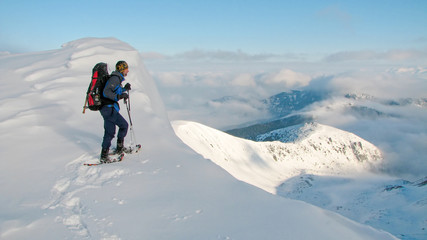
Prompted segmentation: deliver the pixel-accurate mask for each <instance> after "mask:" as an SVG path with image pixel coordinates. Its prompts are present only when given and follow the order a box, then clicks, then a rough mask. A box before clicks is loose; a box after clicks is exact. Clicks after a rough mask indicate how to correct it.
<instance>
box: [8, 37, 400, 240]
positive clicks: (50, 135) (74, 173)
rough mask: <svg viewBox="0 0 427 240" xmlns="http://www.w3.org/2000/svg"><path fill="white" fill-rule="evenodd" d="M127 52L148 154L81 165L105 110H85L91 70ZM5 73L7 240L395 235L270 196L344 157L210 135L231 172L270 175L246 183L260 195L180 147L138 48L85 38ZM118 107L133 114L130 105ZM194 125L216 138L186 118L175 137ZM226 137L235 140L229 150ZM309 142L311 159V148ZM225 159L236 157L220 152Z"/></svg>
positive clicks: (18, 62)
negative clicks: (311, 158) (303, 173)
mask: <svg viewBox="0 0 427 240" xmlns="http://www.w3.org/2000/svg"><path fill="white" fill-rule="evenodd" d="M122 59H123V60H126V61H127V62H128V63H129V65H130V73H129V75H128V77H127V81H128V82H130V83H131V84H132V91H131V94H130V95H131V114H132V120H133V123H134V131H135V135H136V137H137V140H138V141H139V142H140V143H141V144H142V146H143V149H142V152H141V153H140V154H138V155H129V156H126V157H125V159H124V161H123V162H121V163H115V164H109V165H102V166H97V167H87V166H84V165H83V163H86V162H95V161H96V160H97V158H98V156H99V152H100V143H101V138H102V134H103V126H102V125H103V121H102V118H101V116H100V114H99V113H97V112H90V111H88V112H86V114H82V106H83V103H84V99H85V92H86V90H87V86H88V83H89V80H90V74H91V69H92V67H93V66H94V65H95V64H96V63H98V62H101V61H103V62H107V63H108V64H109V66H110V71H111V70H112V68H113V66H114V64H115V63H116V62H117V61H118V60H122ZM0 69H1V72H2V74H1V81H0V88H1V92H2V94H1V96H0V105H1V110H2V115H1V117H0V134H1V136H2V137H1V138H0V151H1V153H2V161H0V186H1V195H0V238H1V239H328V240H330V239H349V240H350V239H364V240H365V239H375V240H378V239H396V237H394V236H393V235H391V234H389V233H387V232H386V231H384V230H380V229H375V228H373V227H371V226H367V225H365V224H361V223H357V222H355V221H353V220H350V219H348V218H346V217H343V216H341V215H339V214H337V213H334V212H332V211H329V210H325V209H322V208H320V207H317V206H314V205H311V204H308V203H305V202H303V201H296V200H290V199H288V198H284V197H282V196H278V195H275V194H271V193H274V191H273V189H274V185H277V184H278V183H279V182H280V181H282V180H283V179H285V178H287V177H292V176H295V174H297V172H299V171H300V170H303V169H307V172H309V173H312V174H329V173H335V172H336V171H340V170H345V171H346V172H348V171H351V169H350V168H349V167H348V166H347V165H346V164H344V163H342V159H337V160H327V161H335V163H334V164H333V166H334V168H333V169H328V168H327V167H325V166H323V163H324V164H329V163H331V162H325V160H319V161H318V162H317V163H318V164H320V165H313V164H312V163H309V162H307V161H305V160H303V159H299V160H296V161H295V162H292V161H291V159H286V160H281V159H282V157H283V155H281V154H285V153H286V150H289V151H291V152H292V154H294V156H298V152H299V151H300V150H301V151H303V149H304V148H303V146H302V145H301V146H300V145H298V146H296V147H292V148H291V147H289V149H288V148H287V147H283V145H278V144H266V145H259V146H258V144H253V143H248V142H244V143H242V142H243V141H242V140H237V139H231V138H230V139H228V138H227V142H222V143H221V142H220V141H219V140H220V139H218V141H214V142H212V144H218V145H219V146H222V147H221V148H218V146H215V145H214V146H212V147H213V148H216V150H218V151H220V150H222V151H223V153H221V152H217V154H218V155H219V156H221V159H219V160H221V161H225V162H226V163H229V164H230V167H231V168H237V167H240V168H243V169H255V170H259V169H262V168H263V169H264V170H263V171H260V172H261V173H262V174H264V173H265V172H266V171H269V170H271V173H270V174H271V177H269V178H268V179H267V180H265V181H261V180H260V179H261V177H256V178H255V183H257V184H255V183H254V182H251V181H249V180H247V181H248V182H249V183H251V184H254V185H256V186H258V185H259V186H260V187H261V188H262V189H266V190H267V191H264V190H262V189H260V188H257V187H254V186H253V185H251V184H247V183H245V182H243V181H238V180H236V178H235V177H233V176H232V175H234V173H232V175H230V174H229V173H228V172H227V171H224V169H223V168H221V167H219V166H218V165H216V164H215V163H213V162H212V161H214V162H216V161H217V159H216V158H215V157H212V161H208V160H206V159H204V158H203V157H202V156H200V155H199V154H197V153H196V152H195V151H194V150H192V149H191V148H190V147H188V146H187V145H185V144H183V143H182V141H181V140H180V139H179V138H177V137H176V135H175V133H174V130H173V128H172V127H171V124H170V122H169V120H168V119H167V115H166V112H165V109H164V107H163V103H162V100H161V98H160V96H159V94H158V92H157V89H156V86H155V84H154V82H153V81H152V79H151V77H150V76H149V74H147V70H146V69H145V68H144V65H143V63H142V61H141V59H140V57H139V53H138V51H136V50H135V49H134V48H132V47H131V46H129V45H128V44H126V43H123V42H121V41H119V40H117V39H114V38H107V39H95V38H87V39H80V40H76V41H72V42H69V43H66V44H64V45H63V46H62V48H61V49H58V50H52V51H44V52H32V53H23V54H9V53H2V54H1V55H0ZM121 112H122V114H123V115H126V111H125V107H124V106H123V104H122V110H121ZM192 126H193V127H194V128H196V130H197V129H198V130H203V129H206V133H203V134H207V135H208V136H212V137H214V136H215V135H212V134H211V130H208V129H207V128H204V127H200V126H199V125H197V124H193V123H179V124H178V128H179V129H178V132H180V131H181V130H184V129H182V127H192ZM320 127H321V128H322V127H323V126H320ZM325 128H327V127H326V126H325ZM180 129H181V130H180ZM189 131H192V130H191V129H189ZM224 144H236V145H230V146H229V147H230V148H228V149H225V148H224V146H223V145H224ZM307 144H308V145H307V146H306V148H307V149H306V150H307V151H308V152H307V154H313V155H314V154H315V153H314V152H313V151H312V150H310V149H309V148H310V147H309V144H310V143H307ZM201 146H202V145H201ZM201 146H200V147H201ZM363 146H364V147H365V142H363ZM299 147H301V149H299ZM250 148H252V149H250ZM356 148H357V149H358V146H356ZM230 149H231V150H230ZM233 149H234V150H233ZM245 149H246V150H247V151H245ZM255 149H258V150H259V151H265V154H266V155H267V154H268V152H269V151H274V152H275V153H276V154H277V155H276V156H277V160H274V161H273V162H271V163H268V164H267V162H266V161H264V160H263V159H261V158H260V157H254V156H253V154H254V153H255ZM369 149H371V146H369ZM232 150H233V151H235V152H234V153H230V152H229V151H232ZM258 150H257V151H258ZM199 151H200V149H199V150H197V152H199ZM372 151H373V152H369V154H373V155H375V156H376V154H377V152H376V150H375V148H373V147H372ZM285 155H286V154H285ZM228 156H230V157H231V156H232V157H233V158H227V159H224V158H223V157H228ZM237 159H239V161H237ZM244 159H249V160H248V161H244ZM377 160H378V161H380V160H379V159H377ZM281 161H286V162H288V163H289V166H287V167H284V166H283V165H280V163H281ZM355 161H356V160H355V159H349V160H348V162H349V164H351V166H355V167H356V166H357V167H356V168H357V170H358V171H364V170H365V169H366V168H370V167H371V164H375V161H370V159H368V160H363V161H362V164H360V166H359V165H357V164H356V163H355ZM238 165H240V166H238ZM221 166H222V167H224V168H225V169H226V170H228V168H227V167H226V166H224V164H221ZM274 166H277V168H275V167H274ZM249 172H250V171H249V170H245V171H242V172H241V173H240V175H243V176H244V175H247V174H248V173H249ZM281 172H282V173H281ZM280 177H281V180H280V179H278V178H280Z"/></svg>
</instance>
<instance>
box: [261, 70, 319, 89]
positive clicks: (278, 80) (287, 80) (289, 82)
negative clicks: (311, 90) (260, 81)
mask: <svg viewBox="0 0 427 240" xmlns="http://www.w3.org/2000/svg"><path fill="white" fill-rule="evenodd" d="M310 81H311V77H310V76H308V75H306V74H303V73H298V72H294V71H292V70H290V69H282V70H281V71H280V72H278V73H276V74H273V75H272V76H270V77H268V78H267V79H266V81H265V83H267V84H283V85H284V86H285V87H287V88H298V87H303V86H307V85H308V84H309V83H310Z"/></svg>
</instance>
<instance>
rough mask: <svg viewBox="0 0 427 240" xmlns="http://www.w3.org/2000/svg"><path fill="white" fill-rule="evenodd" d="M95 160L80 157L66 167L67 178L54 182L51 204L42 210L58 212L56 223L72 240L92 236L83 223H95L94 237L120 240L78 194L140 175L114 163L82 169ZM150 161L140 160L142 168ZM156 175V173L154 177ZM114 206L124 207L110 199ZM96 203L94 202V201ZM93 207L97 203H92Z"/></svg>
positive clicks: (109, 223)
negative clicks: (126, 177)
mask: <svg viewBox="0 0 427 240" xmlns="http://www.w3.org/2000/svg"><path fill="white" fill-rule="evenodd" d="M131 158H132V157H131V156H127V159H126V161H129V160H130V161H132V160H131ZM96 160H97V159H96V158H95V157H93V156H89V155H88V154H83V155H82V156H80V157H79V158H77V159H75V160H74V161H72V162H70V163H68V164H67V165H66V166H65V168H66V176H64V177H63V178H61V179H59V180H57V181H56V183H55V184H54V185H53V187H52V189H51V201H50V202H49V203H48V204H46V205H44V206H43V208H44V209H50V210H59V214H60V215H58V216H57V217H56V218H55V221H56V222H57V223H62V224H63V225H64V226H65V227H66V228H67V229H69V230H70V231H72V232H74V233H75V239H82V238H83V239H85V238H86V239H91V238H92V237H93V236H92V235H93V234H94V233H92V231H95V230H92V229H90V228H89V227H88V224H86V221H85V220H88V219H90V221H92V222H95V223H96V225H97V229H96V231H97V233H96V235H99V236H103V239H119V238H118V237H117V235H114V234H109V233H108V229H106V228H108V227H109V226H112V225H113V222H112V221H111V220H110V219H108V218H106V217H102V218H99V217H97V216H94V215H93V214H92V213H91V211H90V209H89V208H88V206H86V205H85V203H84V202H82V201H81V199H80V197H79V196H78V195H79V193H81V192H83V191H87V190H89V191H90V189H99V188H101V187H102V186H103V185H106V184H112V185H116V186H120V185H121V184H122V181H121V178H122V177H124V176H131V175H139V174H143V172H141V171H138V172H134V173H133V172H131V171H130V170H129V169H128V168H126V167H123V166H119V165H118V164H119V163H113V164H111V165H108V166H111V167H100V166H84V165H83V163H86V162H95V161H96ZM148 162H149V160H142V161H141V163H142V164H146V163H148ZM153 174H155V173H153ZM111 200H112V201H113V202H115V203H116V204H119V205H123V204H126V200H125V199H119V198H116V197H114V198H112V199H111ZM95 201H96V200H95ZM95 203H96V202H95Z"/></svg>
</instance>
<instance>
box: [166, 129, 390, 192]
mask: <svg viewBox="0 0 427 240" xmlns="http://www.w3.org/2000/svg"><path fill="white" fill-rule="evenodd" d="M173 126H174V129H175V132H176V134H177V135H178V136H179V137H180V138H181V139H182V141H183V142H184V143H186V144H187V145H188V146H190V147H191V148H193V150H195V151H196V152H198V153H199V154H201V155H202V156H204V157H205V158H207V159H210V160H212V161H213V162H215V163H216V164H218V165H219V166H221V167H223V168H224V169H225V170H227V171H228V172H230V174H231V175H233V176H235V177H236V178H237V179H240V180H242V181H245V182H248V183H250V184H253V185H255V186H257V187H260V188H262V189H264V190H266V191H268V192H271V193H275V191H276V188H277V186H278V185H280V183H281V182H283V181H285V180H286V179H288V178H290V177H294V176H296V175H299V174H301V173H302V172H304V173H311V174H318V175H326V174H327V175H342V174H354V173H356V172H366V171H372V170H375V168H376V167H377V166H378V165H379V164H380V163H381V160H382V155H381V152H380V151H379V149H377V148H376V147H375V146H374V145H372V144H371V143H369V142H367V141H365V140H363V139H361V138H360V137H358V136H356V135H354V134H352V133H348V132H345V131H342V130H339V129H336V128H333V127H329V126H325V125H321V124H318V123H309V124H305V125H299V126H297V127H292V128H290V129H281V130H276V131H273V132H271V133H269V134H264V135H262V136H261V138H276V137H277V139H282V140H285V139H286V141H284V143H283V142H253V141H250V140H245V139H240V138H236V137H233V136H231V135H228V134H226V133H223V132H221V131H218V130H215V129H212V128H209V127H206V126H203V125H202V124H198V123H194V122H182V121H177V122H174V123H173ZM289 140H293V142H287V141H289Z"/></svg>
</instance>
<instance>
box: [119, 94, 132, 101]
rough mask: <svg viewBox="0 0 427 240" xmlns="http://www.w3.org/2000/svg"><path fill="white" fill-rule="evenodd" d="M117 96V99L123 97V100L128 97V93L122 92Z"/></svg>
mask: <svg viewBox="0 0 427 240" xmlns="http://www.w3.org/2000/svg"><path fill="white" fill-rule="evenodd" d="M118 97H119V100H120V99H125V100H126V99H128V98H129V94H128V93H122V94H120V95H119V96H118Z"/></svg>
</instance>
